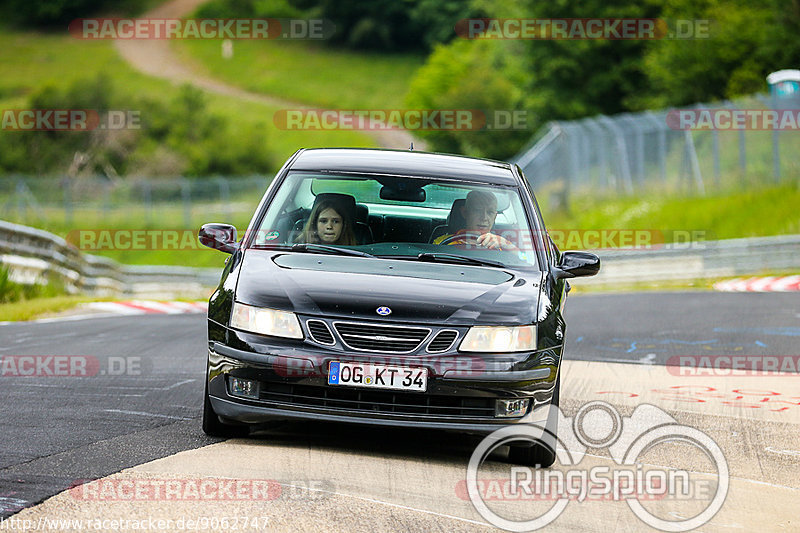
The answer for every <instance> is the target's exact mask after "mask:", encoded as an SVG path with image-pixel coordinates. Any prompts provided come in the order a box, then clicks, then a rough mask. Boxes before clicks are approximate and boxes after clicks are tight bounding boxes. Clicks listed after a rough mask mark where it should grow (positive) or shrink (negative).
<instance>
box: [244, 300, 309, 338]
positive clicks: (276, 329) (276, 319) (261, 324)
mask: <svg viewBox="0 0 800 533" xmlns="http://www.w3.org/2000/svg"><path fill="white" fill-rule="evenodd" d="M231 327H232V328H236V329H242V330H245V331H252V332H253V333H261V334H262V335H272V336H273V337H286V338H289V339H302V338H303V330H302V329H300V321H299V320H297V315H295V314H294V313H291V312H289V311H278V310H277V309H266V308H263V307H253V306H250V305H244V304H240V303H238V302H234V304H233V311H232V312H231Z"/></svg>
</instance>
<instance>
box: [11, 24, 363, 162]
mask: <svg viewBox="0 0 800 533" xmlns="http://www.w3.org/2000/svg"><path fill="white" fill-rule="evenodd" d="M0 49H2V50H3V55H4V60H3V61H2V62H0V109H22V108H26V107H28V106H29V102H28V98H29V96H30V95H31V94H32V93H35V92H36V91H38V90H40V89H41V88H42V87H44V86H53V87H57V88H67V87H70V86H72V85H73V84H74V83H75V82H77V81H78V80H85V79H94V78H96V77H97V76H98V75H102V76H104V77H108V78H109V79H112V80H113V82H114V86H115V87H116V88H117V89H118V91H119V93H120V97H121V98H126V97H127V98H129V99H130V100H131V102H134V101H138V100H136V99H138V98H148V99H152V100H155V101H159V102H163V103H164V104H165V105H169V104H170V102H172V101H174V99H175V98H176V97H177V95H178V91H179V87H177V86H176V85H173V84H171V83H170V82H168V81H166V80H162V79H158V78H152V77H149V76H145V75H144V74H140V73H139V72H137V71H135V70H133V68H131V67H130V66H129V65H128V64H127V63H125V61H124V60H123V59H122V58H121V57H119V55H118V54H117V52H116V50H114V47H113V43H112V42H111V41H90V40H79V39H75V38H73V37H71V36H69V35H68V34H49V33H40V32H18V31H8V30H6V31H3V32H2V33H0ZM343 85H344V86H345V87H346V84H343ZM290 94H291V93H290ZM206 101H207V110H208V112H210V113H214V114H217V115H221V116H225V117H227V118H228V119H229V120H230V121H231V122H232V124H233V125H234V126H235V129H241V130H242V131H247V130H248V129H251V128H258V129H260V130H263V131H265V132H266V146H264V150H265V151H267V152H268V153H269V154H270V155H271V156H272V157H271V161H273V164H274V165H275V168H270V169H263V172H265V173H268V172H274V171H275V170H277V168H278V167H279V166H280V165H281V164H282V163H283V161H284V160H285V159H286V158H287V157H288V156H290V155H291V154H292V153H294V152H295V151H296V150H297V149H298V148H301V147H311V146H367V147H372V146H376V144H375V142H374V141H373V140H372V139H371V138H369V137H367V136H366V135H364V134H362V133H360V132H355V131H341V130H307V131H284V130H279V129H278V128H277V127H275V125H274V124H273V121H272V116H273V114H274V113H275V112H276V111H278V108H276V107H274V106H269V105H266V104H263V103H251V102H243V101H241V100H239V99H237V98H233V97H228V96H222V95H216V94H209V93H206ZM141 120H142V123H143V124H146V123H148V117H141ZM15 134H18V135H26V132H15ZM84 134H85V135H89V133H86V132H84V133H81V132H77V133H76V135H84ZM66 170H67V169H64V171H65V172H66Z"/></svg>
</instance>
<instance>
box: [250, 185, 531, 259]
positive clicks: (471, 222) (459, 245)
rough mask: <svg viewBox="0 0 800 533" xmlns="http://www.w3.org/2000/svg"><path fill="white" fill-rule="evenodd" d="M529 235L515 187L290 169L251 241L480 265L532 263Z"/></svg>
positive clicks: (264, 244)
mask: <svg viewBox="0 0 800 533" xmlns="http://www.w3.org/2000/svg"><path fill="white" fill-rule="evenodd" d="M532 235H533V233H532V232H531V231H530V226H529V224H528V219H527V217H526V214H525V210H524V208H523V204H522V199H521V198H520V194H519V190H518V189H517V188H516V187H506V186H499V185H490V184H479V183H469V184H465V183H463V182H455V181H454V182H449V181H443V180H438V179H437V180H432V179H425V178H408V177H396V176H377V177H375V176H336V175H326V174H319V173H310V172H293V173H290V174H289V176H288V177H287V178H286V180H285V181H284V182H283V184H282V185H281V187H280V189H279V190H278V193H277V194H276V196H275V198H274V199H273V201H272V203H271V204H270V206H269V208H268V210H267V213H266V216H265V217H264V218H263V221H262V224H261V227H260V228H259V229H258V231H257V232H256V236H255V238H254V241H253V246H254V247H272V246H275V245H292V244H296V243H308V244H318V245H324V246H326V247H339V248H345V249H353V250H359V251H362V252H365V253H368V254H371V255H374V256H377V257H394V258H406V259H412V258H413V259H417V260H434V261H441V262H457V261H456V260H458V259H459V257H454V256H462V257H466V258H470V259H471V260H473V261H472V262H473V263H475V264H477V263H478V261H483V263H484V264H486V265H487V266H509V267H517V268H538V264H537V260H536V254H535V253H534V243H532V242H531V236H532ZM420 254H424V255H422V256H420ZM476 260H477V261H476ZM460 262H462V263H464V262H465V261H464V260H462V261H460ZM498 263H499V264H498Z"/></svg>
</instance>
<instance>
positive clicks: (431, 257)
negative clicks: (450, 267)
mask: <svg viewBox="0 0 800 533" xmlns="http://www.w3.org/2000/svg"><path fill="white" fill-rule="evenodd" d="M417 259H419V260H420V261H431V262H441V263H460V264H467V265H478V266H492V267H498V268H506V265H505V264H503V263H501V262H500V261H492V260H491V259H479V258H477V257H469V256H466V255H458V254H443V253H422V254H419V255H418V256H417Z"/></svg>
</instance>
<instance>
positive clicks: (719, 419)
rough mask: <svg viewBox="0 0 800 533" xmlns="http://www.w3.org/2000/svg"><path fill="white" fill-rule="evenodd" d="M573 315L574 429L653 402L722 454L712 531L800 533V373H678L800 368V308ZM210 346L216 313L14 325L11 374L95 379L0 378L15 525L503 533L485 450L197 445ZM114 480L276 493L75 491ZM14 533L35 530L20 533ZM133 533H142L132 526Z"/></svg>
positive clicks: (716, 300)
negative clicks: (762, 363)
mask: <svg viewBox="0 0 800 533" xmlns="http://www.w3.org/2000/svg"><path fill="white" fill-rule="evenodd" d="M566 313H567V318H568V323H569V329H568V332H567V342H568V347H567V352H566V353H567V356H566V358H567V361H566V362H565V366H564V370H563V372H564V375H563V380H562V408H563V409H564V411H565V412H566V413H567V415H574V414H575V413H576V411H577V410H578V409H579V408H580V407H581V406H582V405H584V404H585V403H586V402H589V401H596V400H603V401H606V402H608V403H610V404H612V405H613V406H614V407H616V408H617V409H618V410H619V411H620V412H621V413H622V414H623V415H625V416H629V415H631V413H632V412H633V410H634V409H635V408H636V407H637V406H639V405H641V404H652V405H655V406H658V407H659V408H660V409H663V410H664V411H665V412H666V413H668V414H669V415H671V416H672V417H673V418H674V419H675V420H676V421H677V422H678V423H680V424H686V425H688V426H691V427H694V428H697V429H700V430H702V431H703V432H705V433H707V434H708V435H709V436H711V437H712V438H713V439H714V440H715V441H716V442H717V443H718V444H719V446H720V448H721V449H722V451H723V452H724V454H725V456H726V458H727V462H728V465H729V468H730V472H731V488H730V491H729V493H728V499H727V501H726V502H725V504H724V506H723V507H722V510H721V511H720V512H719V513H717V515H716V516H714V517H713V519H712V520H711V522H709V523H708V524H706V525H705V526H703V527H702V530H703V531H731V530H751V529H758V530H761V531H798V530H800V524H798V520H800V518H799V517H800V512H798V511H797V504H796V501H797V498H798V496H800V475H799V474H800V445H798V443H797V435H798V428H799V426H800V375H798V374H796V373H791V372H790V373H785V374H781V375H777V376H775V375H771V376H761V375H740V376H731V375H727V376H710V375H700V376H694V375H689V376H687V375H681V374H679V373H678V372H676V371H675V369H674V367H666V366H664V365H665V363H666V362H668V361H671V362H674V361H675V358H676V357H679V356H697V355H741V356H755V357H763V356H775V355H779V356H782V355H800V342H799V341H800V297H798V296H797V295H795V294H781V293H769V294H759V293H746V294H728V293H724V294H720V293H705V292H696V293H663V294H656V293H648V294H636V295H631V294H626V295H622V294H620V295H575V296H572V297H570V298H569V300H568V303H567V309H566ZM204 345H205V323H204V317H203V316H202V315H144V316H129V317H111V318H96V319H86V320H73V321H54V322H40V323H19V324H7V325H2V326H0V355H2V356H4V357H5V356H43V357H47V356H84V357H85V358H89V359H90V360H91V361H95V363H93V365H94V366H93V367H92V370H93V372H94V373H95V375H93V376H91V377H51V376H43V377H9V376H4V377H0V384H2V387H0V413H1V414H2V420H3V430H2V431H0V516H2V517H9V516H12V515H13V518H14V519H19V520H23V519H25V520H33V522H31V523H35V524H36V525H39V526H41V525H42V523H41V521H40V520H41V519H42V518H46V519H48V520H54V519H57V518H60V519H66V518H75V519H79V518H80V519H87V520H88V519H97V518H103V519H114V518H130V517H141V518H142V519H145V518H154V517H155V518H171V519H180V518H183V519H185V520H191V519H203V518H205V519H206V520H207V522H206V524H207V525H211V522H208V520H211V519H213V518H215V517H216V518H217V519H219V518H221V517H227V518H229V519H230V520H233V519H234V518H235V519H236V520H237V521H236V522H229V523H228V527H227V528H224V527H222V526H221V524H220V523H217V524H216V525H217V526H218V527H217V528H216V529H227V530H234V529H237V530H259V529H269V530H280V531H284V530H285V531H322V530H329V531H374V530H382V531H389V530H391V531H437V530H443V531H458V530H464V531H484V530H488V529H490V528H491V526H488V525H486V524H485V519H484V518H483V517H481V516H480V515H479V514H478V513H477V512H476V511H475V510H474V508H473V507H472V505H471V503H470V502H469V501H468V499H467V498H466V496H465V494H464V489H463V487H464V482H463V480H464V476H465V471H466V464H467V462H468V460H469V457H470V454H471V453H472V450H473V449H474V447H475V445H476V444H477V443H478V440H477V439H469V438H466V439H465V438H464V437H463V436H462V435H458V434H451V433H441V432H426V431H406V430H399V429H397V430H394V429H393V430H386V429H382V430H380V431H374V430H371V429H369V428H361V427H351V426H338V425H332V424H325V423H292V424H283V425H280V426H276V427H273V428H269V429H268V430H265V431H262V432H259V433H257V434H255V435H253V436H252V437H251V438H250V439H240V440H230V441H225V442H221V441H219V440H216V439H211V438H208V437H206V436H205V435H203V434H202V432H201V431H200V428H199V415H200V406H201V403H200V402H201V397H202V386H203V383H202V376H203V371H204V362H205V361H204V358H205V352H204ZM40 360H41V359H40ZM675 446H677V445H672V447H670V446H666V445H665V446H661V447H659V448H658V449H654V450H652V451H651V452H650V454H649V456H648V457H647V461H646V463H647V464H648V465H651V466H653V465H655V466H665V467H669V468H672V469H675V468H685V469H687V470H691V471H692V472H695V473H698V475H699V476H702V474H703V473H705V472H712V470H710V469H709V465H708V464H705V463H704V462H703V460H702V458H698V457H695V456H694V455H692V454H691V453H690V452H689V451H687V450H686V449H684V448H680V447H679V446H678V447H675ZM502 455H503V452H502V450H501V451H500V452H498V453H497V454H496V455H495V457H494V460H493V461H490V462H489V463H487V465H485V468H484V469H483V470H482V471H481V476H482V477H487V478H490V479H491V478H492V476H494V477H496V478H501V477H502V476H503V475H506V476H507V475H508V469H509V465H508V464H507V463H505V462H504V460H503V456H502ZM582 464H583V465H608V466H609V467H610V468H612V469H614V468H618V467H617V466H615V464H616V463H615V462H614V461H612V460H611V458H610V457H609V453H608V450H605V449H602V448H598V449H596V450H595V449H589V450H587V455H586V456H585V458H584V459H583V462H582ZM559 468H560V467H559ZM109 475H113V477H112V479H115V480H117V481H118V482H119V481H124V480H148V479H150V480H161V481H163V480H165V479H180V480H187V479H256V480H269V482H270V483H274V484H279V486H280V489H279V491H278V492H279V494H278V496H275V497H273V498H271V499H269V501H263V500H259V501H254V500H253V499H252V498H251V499H249V500H248V499H247V498H244V499H237V500H236V501H234V502H229V501H210V502H209V501H203V502H194V501H186V500H183V501H161V500H157V501H153V500H152V499H151V500H146V501H111V502H109V501H97V500H94V499H92V498H91V497H90V496H87V495H86V494H85V493H84V494H83V496H81V494H82V493H79V492H76V490H73V491H67V492H62V491H65V489H68V488H69V487H71V486H73V485H75V484H76V483H77V482H80V481H81V480H86V479H96V478H101V477H104V476H109ZM710 477H711V476H710ZM59 493H60V494H59ZM53 495H57V496H55V497H53V498H50V497H51V496H53ZM47 498H50V499H47ZM46 499H47V501H44V503H41V504H39V502H42V501H43V500H46ZM679 503H680V505H678V504H676V503H675V502H671V505H672V507H670V508H669V509H666V508H665V509H666V510H661V512H662V514H664V513H666V515H665V516H668V517H671V519H672V520H675V519H679V518H681V517H689V516H691V515H692V514H693V512H698V510H697V509H694V510H693V509H692V505H694V504H695V503H696V502H694V501H692V502H688V503H687V502H679ZM37 504H39V505H37ZM492 505H493V507H492V506H490V507H492V508H493V509H494V510H496V511H497V512H498V514H502V515H504V516H507V517H511V518H515V519H519V520H522V519H531V518H533V517H535V513H534V512H533V511H532V509H533V507H531V505H530V504H526V505H522V504H521V503H520V502H519V501H498V502H495V503H493V504H492ZM21 508H26V509H24V510H22V511H20V509H21ZM258 520H260V522H258ZM9 525H11V529H12V530H14V529H15V523H13V522H9V521H6V522H5V523H0V526H3V527H7V526H9ZM45 525H48V524H45ZM49 526H52V527H50V528H51V529H55V530H80V529H81V528H79V527H77V526H75V525H73V526H71V527H70V526H61V525H58V524H54V523H49ZM151 526H152V524H151ZM265 526H266V527H265ZM551 527H552V528H554V529H555V530H564V531H594V530H597V529H599V528H615V529H618V530H621V531H641V530H648V529H650V528H649V527H648V526H646V525H645V524H644V523H642V522H641V521H639V519H637V518H636V517H635V516H634V515H633V514H632V513H631V511H630V510H629V509H628V507H627V506H626V505H625V504H624V503H622V502H610V501H584V502H583V503H578V502H570V504H569V505H568V506H567V508H566V510H565V511H564V512H563V514H561V516H560V517H559V518H558V519H557V520H556V521H555V522H554V523H553V524H552V525H551ZM154 528H155V526H152V527H150V528H149V530H154ZM16 529H17V530H21V529H22V526H21V525H20V522H17V523H16ZM40 529H41V528H40ZM83 529H84V530H86V529H85V528H83ZM106 529H116V528H114V527H113V524H112V525H109V526H108V528H106ZM121 529H123V530H135V529H138V530H141V529H140V528H138V527H132V526H131V525H130V524H128V527H127V528H125V527H123V528H121ZM171 529H176V528H175V527H174V526H173V527H172V528H171ZM200 529H202V528H199V527H198V528H197V529H196V530H200ZM162 530H163V529H162ZM187 530H188V529H187Z"/></svg>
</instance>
